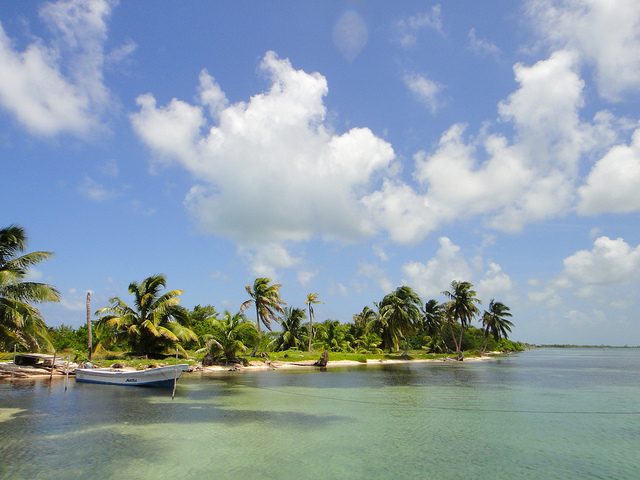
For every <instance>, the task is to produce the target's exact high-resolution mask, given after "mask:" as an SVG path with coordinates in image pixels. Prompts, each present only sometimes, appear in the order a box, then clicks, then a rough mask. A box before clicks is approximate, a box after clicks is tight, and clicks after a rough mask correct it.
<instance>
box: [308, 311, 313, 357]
mask: <svg viewBox="0 0 640 480" xmlns="http://www.w3.org/2000/svg"><path fill="white" fill-rule="evenodd" d="M312 340H313V313H311V305H309V351H311V342H312Z"/></svg>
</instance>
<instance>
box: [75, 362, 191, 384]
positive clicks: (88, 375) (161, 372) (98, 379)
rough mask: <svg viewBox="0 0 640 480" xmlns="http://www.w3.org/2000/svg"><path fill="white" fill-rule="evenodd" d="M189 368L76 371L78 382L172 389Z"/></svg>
mask: <svg viewBox="0 0 640 480" xmlns="http://www.w3.org/2000/svg"><path fill="white" fill-rule="evenodd" d="M188 368H189V366H188V365H187V364H180V365H171V366H167V367H158V368H150V369H148V370H136V371H123V370H114V369H110V368H79V369H77V370H76V382H80V383H96V384H102V385H120V386H123V387H156V388H172V387H173V385H174V384H175V382H176V380H177V379H178V378H180V376H181V375H182V372H184V371H186V370H187V369H188Z"/></svg>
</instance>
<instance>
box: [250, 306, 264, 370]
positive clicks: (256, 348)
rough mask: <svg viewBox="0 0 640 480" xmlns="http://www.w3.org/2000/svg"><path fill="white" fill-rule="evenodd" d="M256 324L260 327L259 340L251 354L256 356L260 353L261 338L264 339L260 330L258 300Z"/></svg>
mask: <svg viewBox="0 0 640 480" xmlns="http://www.w3.org/2000/svg"><path fill="white" fill-rule="evenodd" d="M256 326H257V327H258V342H257V343H256V346H255V347H254V348H253V352H251V356H252V357H255V356H256V355H257V354H258V347H259V346H260V340H261V339H262V332H261V331H260V310H259V309H258V302H256Z"/></svg>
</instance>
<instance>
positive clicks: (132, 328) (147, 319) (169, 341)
mask: <svg viewBox="0 0 640 480" xmlns="http://www.w3.org/2000/svg"><path fill="white" fill-rule="evenodd" d="M165 286H166V280H165V277H164V276H163V275H152V276H150V277H148V278H145V279H144V280H143V281H142V282H141V283H140V284H138V283H137V282H131V284H129V293H130V294H132V295H133V296H134V304H133V307H130V306H129V305H127V304H126V303H125V302H124V301H123V300H121V299H120V298H118V297H114V298H112V299H110V302H111V305H110V306H108V307H104V308H101V309H100V310H98V311H97V312H96V315H99V316H101V318H100V319H99V320H98V322H97V331H98V336H99V338H100V341H101V343H103V344H104V345H105V346H109V345H113V344H114V343H117V342H119V341H122V342H125V343H126V344H127V345H128V346H129V348H131V350H132V351H133V352H134V353H136V354H137V355H158V354H162V353H171V351H172V350H174V349H175V348H178V349H182V351H183V352H184V349H183V348H182V345H181V343H180V342H189V341H195V340H197V337H196V335H195V334H194V333H193V331H191V330H190V329H189V328H187V327H186V326H185V323H187V321H188V312H187V310H186V309H184V308H183V307H181V306H180V305H179V303H180V298H179V297H180V295H181V294H182V291H181V290H171V291H169V292H165V293H161V290H162V289H163V288H164V287H165Z"/></svg>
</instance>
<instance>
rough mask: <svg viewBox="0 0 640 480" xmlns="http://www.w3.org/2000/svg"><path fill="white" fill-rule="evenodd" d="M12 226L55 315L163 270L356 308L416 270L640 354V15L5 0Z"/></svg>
mask: <svg viewBox="0 0 640 480" xmlns="http://www.w3.org/2000/svg"><path fill="white" fill-rule="evenodd" d="M0 27H1V30H0V159H1V160H0V161H1V162H2V167H3V168H2V185H3V187H2V189H0V204H1V205H2V210H1V213H0V220H1V222H0V223H2V224H3V225H5V226H6V225H9V224H12V223H17V224H20V225H22V226H24V227H25V228H26V229H27V232H28V234H29V237H30V244H29V250H51V251H54V252H55V257H54V259H53V260H51V261H49V262H46V263H44V264H41V265H39V266H38V267H37V269H36V270H35V271H34V272H33V274H32V277H33V278H34V279H38V280H40V281H45V282H48V283H51V284H53V285H55V286H56V287H57V288H58V289H59V290H60V291H61V292H62V294H63V301H62V302H61V303H60V304H57V305H46V306H44V307H43V308H42V310H43V312H44V314H45V316H46V319H47V322H48V323H49V324H51V325H57V324H60V323H63V322H64V323H66V324H71V325H80V324H81V323H82V322H83V320H84V296H85V292H86V291H87V290H91V291H92V292H93V306H94V309H97V308H99V307H101V306H105V305H106V304H107V303H108V299H109V298H110V297H112V296H114V295H118V296H122V297H126V296H127V293H126V287H127V285H128V284H129V282H130V281H132V280H138V281H139V280H142V279H143V278H144V277H146V276H148V275H151V274H154V273H164V274H165V275H166V276H167V279H168V286H169V287H170V288H179V289H182V290H184V294H183V304H184V305H185V306H187V307H192V306H194V305H196V304H213V305H214V306H216V308H218V310H224V309H230V310H232V311H235V310H236V309H237V308H238V306H239V305H240V303H241V302H242V301H244V300H245V299H246V293H245V290H244V286H245V285H247V284H249V283H252V282H253V279H254V278H256V276H269V277H271V278H273V279H275V280H277V281H278V282H280V283H282V285H283V289H282V293H283V297H284V298H285V300H286V301H287V302H288V303H289V304H290V305H293V306H301V305H302V304H303V302H304V299H305V297H306V294H307V293H309V292H318V294H319V297H320V299H321V300H322V302H323V303H322V304H321V305H318V307H317V309H316V312H317V314H318V316H319V319H321V320H323V319H326V318H334V319H339V320H341V321H350V320H351V317H352V315H353V314H354V313H356V312H358V311H360V310H361V309H362V307H364V306H365V305H371V304H372V303H373V302H374V301H378V300H380V299H381V298H382V297H383V296H384V294H385V293H388V292H389V291H391V290H392V289H394V288H395V287H397V286H399V285H401V284H408V285H410V286H412V287H413V288H414V289H416V291H418V292H419V293H420V295H421V296H422V298H424V299H425V300H427V299H429V298H441V295H440V292H442V291H443V290H445V289H447V287H448V285H449V284H450V282H451V281H452V280H469V281H472V282H473V283H474V285H475V286H476V289H477V291H478V294H479V297H480V298H481V299H482V300H483V302H484V304H485V305H487V304H488V303H489V300H491V299H492V298H496V299H498V300H500V301H503V302H504V303H506V304H508V305H509V306H511V308H512V311H513V314H514V322H515V325H516V326H515V329H514V337H515V338H517V339H520V340H524V341H529V342H538V343H551V342H567V343H569V342H570V343H612V344H640V319H639V318H638V314H637V312H638V310H639V307H640V301H639V300H638V286H639V282H640V232H639V231H638V225H639V221H638V220H639V213H638V212H639V211H640V126H639V123H638V120H639V115H638V112H639V107H640V102H639V101H638V98H639V96H638V93H639V92H640V57H639V56H638V54H637V52H638V51H640V9H638V8H637V3H636V2H635V1H634V0H618V1H610V0H555V1H554V0H529V1H523V2H513V1H495V2H476V1H458V2H442V3H429V2H410V1H407V2H386V1H373V2H358V1H351V2H294V1H281V2H243V1H240V2H237V1H233V2H231V1H229V2H226V1H221V2H188V3H184V2H177V1H175V2H161V3H157V2H151V1H136V2H120V3H117V2H108V1H93V2H90V1H78V0H76V1H58V2H51V3H46V2H41V3H40V2H2V3H0Z"/></svg>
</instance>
